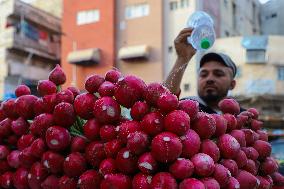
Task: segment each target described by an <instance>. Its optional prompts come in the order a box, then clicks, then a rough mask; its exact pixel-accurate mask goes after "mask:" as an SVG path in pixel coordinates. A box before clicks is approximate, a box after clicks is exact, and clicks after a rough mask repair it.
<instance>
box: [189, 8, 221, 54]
mask: <svg viewBox="0 0 284 189" xmlns="http://www.w3.org/2000/svg"><path fill="white" fill-rule="evenodd" d="M187 27H191V28H193V31H192V33H191V36H190V37H188V38H187V41H188V43H190V44H191V45H192V46H193V48H195V49H196V50H199V51H200V50H206V49H209V48H210V47H212V45H213V43H214V42H215V38H216V36H215V31H214V22H213V19H212V18H211V17H210V16H209V15H208V14H207V13H206V12H203V11H196V12H194V13H193V14H192V15H191V16H190V17H189V19H188V20H187Z"/></svg>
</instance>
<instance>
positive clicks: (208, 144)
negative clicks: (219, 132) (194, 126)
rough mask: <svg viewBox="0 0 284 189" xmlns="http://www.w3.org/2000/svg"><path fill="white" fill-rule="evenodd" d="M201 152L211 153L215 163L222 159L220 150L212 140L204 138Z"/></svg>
mask: <svg viewBox="0 0 284 189" xmlns="http://www.w3.org/2000/svg"><path fill="white" fill-rule="evenodd" d="M200 152H201V153H204V154H207V155H209V156H210V157H211V158H212V159H213V160H214V162H215V163H216V162H217V161H218V160H219V159H220V150H219V148H218V146H217V145H216V144H215V142H213V141H212V140H209V139H205V140H203V141H202V143H201V148H200Z"/></svg>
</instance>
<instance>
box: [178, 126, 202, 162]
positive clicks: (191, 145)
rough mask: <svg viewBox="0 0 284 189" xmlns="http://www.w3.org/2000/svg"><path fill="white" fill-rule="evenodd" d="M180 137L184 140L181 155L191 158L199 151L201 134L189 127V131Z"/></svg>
mask: <svg viewBox="0 0 284 189" xmlns="http://www.w3.org/2000/svg"><path fill="white" fill-rule="evenodd" d="M180 139H181V142H182V154H181V157H184V158H191V157H192V156H193V155H195V154H197V153H198V152H199V149H200V145H201V141H200V138H199V135H198V134H197V133H196V132H195V131H194V130H191V129H188V131H187V133H186V134H185V135H184V136H181V137H180Z"/></svg>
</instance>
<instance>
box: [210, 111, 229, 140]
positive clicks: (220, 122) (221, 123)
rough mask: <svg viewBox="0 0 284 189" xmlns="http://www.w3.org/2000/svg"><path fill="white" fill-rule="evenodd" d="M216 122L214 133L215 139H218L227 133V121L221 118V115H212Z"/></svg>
mask: <svg viewBox="0 0 284 189" xmlns="http://www.w3.org/2000/svg"><path fill="white" fill-rule="evenodd" d="M212 117H213V118H214V120H215V122H216V131H215V133H214V136H215V137H219V136H221V135H223V134H225V133H226V131H227V120H226V119H225V118H224V117H223V115H219V114H212Z"/></svg>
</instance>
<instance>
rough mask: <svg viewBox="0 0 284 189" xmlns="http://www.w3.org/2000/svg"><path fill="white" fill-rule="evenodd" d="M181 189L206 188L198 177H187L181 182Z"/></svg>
mask: <svg viewBox="0 0 284 189" xmlns="http://www.w3.org/2000/svg"><path fill="white" fill-rule="evenodd" d="M179 189H206V188H205V185H204V184H203V183H202V182H201V181H200V180H198V179H195V178H187V179H184V180H183V181H182V182H181V183H180V184H179Z"/></svg>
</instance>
